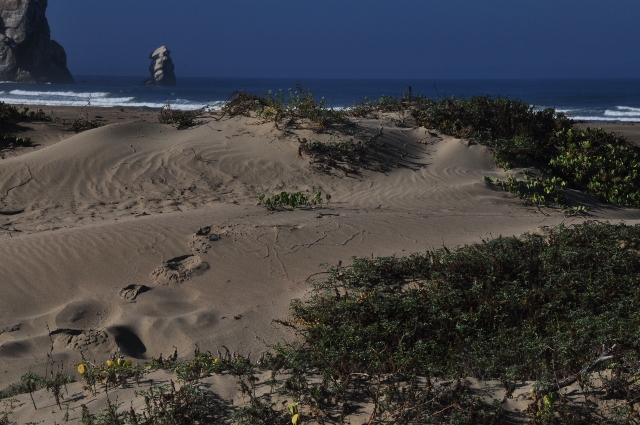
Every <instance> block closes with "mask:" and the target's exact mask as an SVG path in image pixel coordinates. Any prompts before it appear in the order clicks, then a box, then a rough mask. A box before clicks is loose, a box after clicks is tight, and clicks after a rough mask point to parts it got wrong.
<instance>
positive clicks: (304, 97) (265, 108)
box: [222, 84, 347, 133]
mask: <svg viewBox="0 0 640 425" xmlns="http://www.w3.org/2000/svg"><path fill="white" fill-rule="evenodd" d="M222 113H223V116H225V115H228V116H236V115H244V114H249V113H253V114H255V115H256V116H257V117H258V118H260V119H262V120H264V121H265V122H273V123H274V125H275V126H276V128H278V129H281V130H286V129H288V128H301V127H303V128H310V129H312V130H313V131H315V132H317V133H321V132H324V131H327V130H328V129H329V127H330V126H332V125H335V124H340V123H342V124H344V123H347V119H346V115H345V113H344V111H341V110H335V109H332V108H329V107H327V102H326V100H325V99H324V98H323V99H321V100H320V102H317V101H316V100H315V99H314V97H313V93H312V92H310V91H307V90H304V89H303V88H302V87H301V86H300V85H299V84H298V85H297V87H296V90H295V91H294V90H289V91H288V93H285V92H283V91H282V90H280V91H279V92H278V93H276V94H273V93H272V92H269V93H267V94H266V95H265V96H256V95H252V94H249V93H246V92H243V91H240V92H236V93H234V94H233V95H232V97H231V98H230V99H229V101H228V102H227V104H226V105H225V106H224V107H223V108H222Z"/></svg>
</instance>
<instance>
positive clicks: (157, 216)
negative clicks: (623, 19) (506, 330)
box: [0, 108, 640, 423]
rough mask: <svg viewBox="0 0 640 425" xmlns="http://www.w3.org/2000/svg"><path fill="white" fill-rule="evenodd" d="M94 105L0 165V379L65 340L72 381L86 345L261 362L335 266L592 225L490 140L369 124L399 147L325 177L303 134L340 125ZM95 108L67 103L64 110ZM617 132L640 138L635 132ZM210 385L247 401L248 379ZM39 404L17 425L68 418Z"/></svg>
mask: <svg viewBox="0 0 640 425" xmlns="http://www.w3.org/2000/svg"><path fill="white" fill-rule="evenodd" d="M44 109H45V111H46V112H49V110H50V109H51V108H44ZM83 112H84V113H86V114H88V116H89V118H91V119H94V118H95V116H98V117H99V118H97V119H99V120H102V121H103V122H104V123H105V124H106V125H105V126H103V127H101V128H98V129H94V130H89V131H86V132H83V133H80V134H75V133H73V132H70V131H69V130H67V129H66V128H65V127H64V126H63V125H62V124H53V123H46V124H43V123H35V124H30V123H26V124H24V125H23V128H22V130H21V134H23V135H27V136H29V137H31V138H32V140H33V142H34V145H35V146H34V147H30V148H22V149H19V150H16V151H13V152H10V153H8V154H6V155H5V156H6V158H5V159H2V160H0V259H1V261H0V294H1V295H0V388H5V387H7V386H8V385H10V384H11V383H14V382H17V381H19V379H20V376H21V375H22V374H24V373H25V372H27V371H28V370H32V371H34V372H36V373H38V374H44V373H45V365H46V363H47V354H48V353H49V351H50V346H51V345H53V358H54V360H55V362H56V364H58V365H60V364H64V365H65V368H66V370H67V371H68V372H69V373H74V369H75V368H74V365H75V364H77V363H78V362H79V361H80V355H81V352H83V353H84V355H85V356H86V357H87V358H88V359H95V360H97V361H104V360H105V359H106V358H107V357H108V356H109V355H110V354H113V353H114V352H116V351H117V352H119V353H121V354H123V355H125V357H126V358H131V359H133V360H134V361H140V362H142V361H144V360H146V359H150V358H151V357H152V356H153V357H157V356H158V355H159V354H160V353H164V354H165V355H166V354H169V353H171V352H173V350H174V348H173V347H174V346H175V347H176V348H177V350H178V353H179V355H180V357H187V356H189V355H191V354H192V353H193V350H194V346H195V344H196V343H197V344H199V346H200V348H201V349H203V350H211V351H213V352H215V350H217V349H221V347H222V346H223V345H224V346H226V347H229V349H231V350H236V351H238V352H241V353H243V354H248V353H249V352H251V353H252V356H253V357H254V358H257V356H258V355H259V353H261V352H263V351H265V350H266V348H265V345H264V342H263V341H266V342H267V343H274V342H277V341H278V340H281V339H283V338H291V335H290V334H288V333H287V332H286V330H284V329H283V328H282V327H281V326H279V325H277V324H275V323H273V322H272V320H273V319H277V318H285V317H286V316H287V314H288V306H289V302H290V300H291V299H292V298H301V297H304V296H305V294H306V293H307V291H308V289H309V286H308V284H307V283H306V279H307V278H308V277H309V276H310V275H312V274H314V273H316V272H318V271H320V270H322V269H320V268H319V265H320V264H321V263H329V264H335V263H337V262H338V261H341V260H342V261H345V262H347V261H348V260H349V258H350V257H351V256H354V255H357V256H371V255H373V256H381V255H385V256H386V255H398V256H401V255H406V254H409V253H411V252H424V251H425V250H427V249H431V248H437V247H441V246H443V245H444V246H448V247H454V246H456V245H462V244H468V243H473V242H478V241H480V240H481V239H483V238H485V239H486V238H490V237H497V236H498V235H504V236H507V235H520V234H522V233H524V232H528V231H535V230H536V229H539V228H540V227H541V226H552V225H556V224H559V223H563V222H564V223H574V222H577V221H579V220H582V219H577V218H566V217H565V216H564V214H563V213H562V212H561V211H557V210H553V209H547V210H544V212H542V211H539V210H538V209H536V208H534V207H530V206H526V205H524V204H523V202H522V201H520V200H519V199H517V198H516V197H514V196H513V195H510V194H508V193H506V192H503V191H500V190H496V189H494V188H492V187H491V186H489V185H487V184H485V183H483V181H482V178H483V176H485V175H488V176H492V177H500V178H505V176H506V174H507V173H506V172H505V171H503V170H501V169H499V168H496V166H495V165H494V163H493V161H492V159H491V156H490V155H489V154H488V153H487V151H486V149H485V148H484V147H482V146H480V145H477V144H470V143H469V142H468V141H466V140H460V139H456V138H453V137H448V136H443V137H439V136H434V135H432V134H430V133H429V132H428V131H426V130H425V129H422V128H406V127H401V126H398V125H397V123H396V122H395V121H393V120H388V119H385V120H380V121H378V120H358V123H357V126H356V127H355V128H354V129H352V130H349V134H346V133H343V134H336V135H335V136H334V137H337V138H338V139H340V138H344V139H349V138H356V139H358V138H360V139H367V138H371V137H374V136H376V135H378V136H377V137H378V139H377V141H380V142H383V143H385V144H386V145H387V149H386V150H385V153H384V154H381V156H380V158H378V162H379V165H376V166H374V167H370V168H371V169H361V170H360V173H359V174H349V175H347V176H345V175H343V173H341V172H340V173H337V172H325V171H318V170H315V169H313V168H312V166H311V165H310V161H309V158H308V157H306V156H305V157H300V156H299V155H298V142H297V137H300V138H302V137H307V138H310V139H316V140H321V141H325V140H327V139H328V138H329V137H330V135H329V134H314V133H311V132H310V131H307V130H295V131H293V134H289V135H283V133H282V132H281V131H280V130H278V129H276V128H275V127H274V126H273V124H272V123H260V122H259V121H257V120H256V119H255V118H248V117H236V118H223V119H221V120H216V119H215V116H213V115H212V116H211V117H208V118H205V119H204V120H203V121H202V122H201V123H200V124H199V125H198V126H196V127H193V128H189V129H185V130H177V129H175V128H174V127H172V126H169V125H163V124H160V123H158V122H157V112H156V111H148V110H125V111H121V110H120V109H117V108H114V109H97V108H90V110H89V111H83ZM79 113H80V110H79V109H78V108H55V114H56V115H57V116H60V117H67V118H71V117H74V116H76V115H77V114H79ZM607 127H608V128H607V129H609V130H615V131H621V132H624V133H629V134H630V135H631V137H632V138H634V139H638V135H639V134H640V131H639V132H636V131H635V129H636V128H638V129H640V127H636V126H627V125H618V126H616V127H613V128H612V127H611V126H607ZM351 133H353V134H351ZM312 189H322V190H323V192H326V193H330V194H331V195H332V199H331V203H330V204H329V205H327V206H324V207H321V208H307V209H299V210H295V211H276V212H270V211H268V210H267V209H265V208H264V207H263V206H259V205H257V196H258V195H259V194H260V193H266V194H267V195H271V194H274V193H275V192H277V191H281V190H288V191H298V190H300V191H310V190H312ZM575 196H580V197H582V199H583V201H587V202H588V203H589V204H590V205H591V217H589V219H598V220H611V221H619V220H624V221H626V222H627V223H629V224H634V223H640V210H638V209H628V208H617V207H612V206H608V205H603V204H601V203H599V202H597V201H596V200H595V199H592V198H590V197H588V196H586V195H582V194H578V193H576V194H575ZM78 377H79V376H78ZM161 378H162V376H161V374H160V375H157V376H156V378H155V379H161ZM211 384H212V385H213V387H214V390H216V391H217V392H218V393H219V394H221V395H222V396H223V397H226V398H233V397H238V395H237V391H236V390H235V381H234V380H233V379H227V380H225V379H224V378H223V377H216V378H212V380H211ZM74 385H75V386H71V389H70V392H71V395H69V396H67V400H70V401H71V404H70V418H71V419H70V421H71V422H72V423H76V422H77V421H78V419H79V418H80V415H81V414H80V408H79V406H80V404H82V403H85V404H87V405H88V406H89V408H90V409H91V410H92V411H97V410H98V409H99V408H100V407H101V406H103V405H104V403H105V399H104V397H103V396H102V397H97V398H96V397H90V396H88V395H87V394H85V393H83V392H82V390H81V385H80V384H74ZM482 385H484V384H482ZM131 392H132V390H131V391H130V393H131ZM37 397H39V398H38V400H37V401H38V403H39V404H40V405H41V406H46V408H41V409H39V410H37V411H35V410H34V409H33V406H32V405H31V401H30V399H29V398H28V396H24V395H23V396H19V397H18V399H19V400H20V401H19V403H18V405H17V407H16V410H15V412H14V415H13V417H12V418H11V419H12V420H14V421H16V422H18V423H25V422H28V421H32V422H34V423H53V422H54V420H55V421H57V422H58V423H60V422H61V421H62V417H63V415H64V412H60V411H59V409H58V408H57V407H55V406H54V402H53V399H52V397H50V395H47V394H46V393H45V392H44V391H41V392H39V394H38V395H37ZM119 397H120V398H119V400H120V401H123V400H125V401H126V400H127V397H130V398H132V397H131V394H129V395H127V393H125V392H123V393H122V394H121V395H120V396H119ZM237 402H238V400H236V403H237ZM518 406H519V407H521V406H520V405H518ZM125 407H126V408H128V402H127V403H125ZM123 408H124V407H123ZM52 411H53V412H54V413H53V416H52ZM354 423H356V422H354Z"/></svg>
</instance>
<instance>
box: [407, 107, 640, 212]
mask: <svg viewBox="0 0 640 425" xmlns="http://www.w3.org/2000/svg"><path fill="white" fill-rule="evenodd" d="M412 115H413V117H414V118H415V120H416V122H417V123H418V124H419V125H421V126H424V127H427V128H434V129H437V130H438V131H440V132H442V133H444V134H449V135H454V136H458V137H464V138H471V139H475V140H478V141H479V142H480V143H482V144H484V145H486V146H488V147H489V149H491V151H492V154H493V157H494V160H495V161H496V164H498V165H499V166H502V167H504V168H507V169H508V168H512V167H536V168H538V169H540V170H541V171H542V172H544V173H546V174H548V175H549V176H551V177H552V178H559V179H562V181H563V182H564V183H565V187H566V188H572V189H578V190H583V191H586V192H588V193H591V194H593V195H595V196H597V197H598V198H600V199H601V200H603V201H606V202H609V203H612V204H616V205H622V206H634V207H638V206H640V178H639V175H638V173H639V172H640V147H638V146H635V145H633V144H631V143H629V142H628V141H627V140H626V139H625V138H624V137H622V136H619V135H616V134H614V133H610V132H605V131H603V130H602V129H591V128H587V129H580V128H577V127H576V126H575V125H574V123H573V121H572V120H570V119H568V118H567V117H565V116H564V115H563V114H561V113H557V112H556V111H555V110H554V109H552V108H548V109H544V110H536V109H535V108H534V107H533V106H531V105H529V104H527V103H525V102H523V101H521V100H511V99H508V98H504V97H498V98H496V99H492V98H491V97H489V96H485V97H480V96H475V97H471V98H469V99H456V98H451V99H438V100H437V101H423V102H421V103H420V104H419V105H417V106H416V107H415V108H414V109H413V111H412ZM506 186H507V185H505V187H506ZM543 203H544V202H543Z"/></svg>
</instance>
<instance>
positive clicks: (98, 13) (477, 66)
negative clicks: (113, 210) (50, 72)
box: [47, 0, 640, 79]
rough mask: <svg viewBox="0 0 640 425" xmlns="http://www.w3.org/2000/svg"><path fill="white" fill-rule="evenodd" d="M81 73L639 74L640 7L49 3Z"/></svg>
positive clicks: (456, 1) (57, 36) (339, 1)
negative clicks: (158, 65)
mask: <svg viewBox="0 0 640 425" xmlns="http://www.w3.org/2000/svg"><path fill="white" fill-rule="evenodd" d="M47 17H48V19H49V25H50V27H51V36H52V38H53V39H54V40H56V41H58V42H59V43H61V44H62V45H63V46H64V48H65V50H66V52H67V56H68V66H69V69H70V71H71V72H72V73H73V74H74V75H87V74H90V75H130V76H147V74H148V70H147V68H148V66H149V63H150V61H149V59H148V55H149V53H151V51H153V50H154V49H155V48H156V47H158V46H160V45H162V44H165V45H166V46H167V47H168V48H169V49H170V50H171V56H172V58H173V61H174V63H175V66H176V75H177V76H178V77H287V78H309V77H321V78H325V77H326V78H333V77H345V78H427V79H431V78H536V77H542V78H547V77H556V78H558V77H559V78H562V77H567V78H581V77H640V48H639V47H638V42H639V41H640V0H531V1H528V0H393V1H391V0H389V1H382V0H49V7H48V10H47Z"/></svg>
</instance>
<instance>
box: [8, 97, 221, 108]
mask: <svg viewBox="0 0 640 425" xmlns="http://www.w3.org/2000/svg"><path fill="white" fill-rule="evenodd" d="M0 102H5V103H10V104H14V105H41V106H89V107H91V106H95V107H100V108H113V107H129V108H151V109H160V108H162V107H163V106H165V105H167V102H140V101H136V98H134V97H102V98H100V97H98V98H92V99H91V100H90V102H88V99H78V98H76V99H64V98H59V99H42V98H37V97H30V96H27V97H15V96H10V97H7V96H3V95H2V93H0ZM168 103H169V105H170V106H171V109H176V110H192V109H200V108H204V107H206V106H209V108H210V109H212V110H217V109H220V108H221V107H222V105H223V104H224V102H213V103H210V104H204V103H194V102H190V101H188V100H186V99H177V100H176V101H170V102H168Z"/></svg>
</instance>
